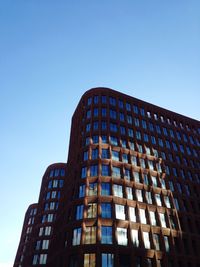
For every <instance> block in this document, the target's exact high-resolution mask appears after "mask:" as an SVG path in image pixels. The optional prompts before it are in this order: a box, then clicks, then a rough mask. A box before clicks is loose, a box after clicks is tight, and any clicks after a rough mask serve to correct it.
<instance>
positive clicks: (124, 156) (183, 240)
mask: <svg viewBox="0 0 200 267" xmlns="http://www.w3.org/2000/svg"><path fill="white" fill-rule="evenodd" d="M30 266H47V267H119V266H120V267H143V266H149V267H151V266H155V267H160V266H162V267H176V266H178V267H200V122H199V121H197V120H194V119H191V118H188V117H186V116H183V115H180V114H177V113H175V112H172V111H169V110H166V109H164V108H161V107H158V106H155V105H152V104H150V103H147V102H144V101H141V100H138V99H136V98H134V97H131V96H128V95H125V94H122V93H119V92H117V91H114V90H111V89H108V88H94V89H91V90H89V91H87V92H86V93H85V94H84V95H83V96H82V98H81V100H80V102H79V104H78V106H77V108H76V110H75V113H74V115H73V118H72V126H71V137H70V146H69V153H68V160H67V163H66V164H65V163H58V164H53V165H51V166H49V167H48V168H47V170H46V172H45V174H44V177H43V180H42V186H41V192H40V196H39V201H38V204H34V205H31V206H30V207H29V208H28V211H27V213H26V216H25V221H24V226H23V230H22V236H21V240H20V244H19V248H18V252H17V255H16V260H15V264H14V267H30Z"/></svg>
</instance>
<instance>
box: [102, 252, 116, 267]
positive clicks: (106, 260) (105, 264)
mask: <svg viewBox="0 0 200 267" xmlns="http://www.w3.org/2000/svg"><path fill="white" fill-rule="evenodd" d="M101 261H102V263H101V267H114V254H106V253H103V254H101Z"/></svg>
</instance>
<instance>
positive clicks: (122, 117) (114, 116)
mask: <svg viewBox="0 0 200 267" xmlns="http://www.w3.org/2000/svg"><path fill="white" fill-rule="evenodd" d="M100 112H101V113H99V109H98V108H94V110H93V114H92V113H91V110H88V111H87V114H86V119H90V118H91V117H92V115H93V118H94V122H93V130H97V129H98V128H101V129H102V130H106V129H107V127H108V125H109V124H108V121H107V118H108V117H109V118H110V119H111V120H116V121H119V122H121V123H127V125H131V126H132V125H133V126H135V127H138V128H143V129H144V130H149V131H150V132H153V133H157V134H158V135H161V136H163V135H164V136H165V137H170V138H172V139H176V140H178V141H184V142H185V143H190V144H191V145H197V146H199V147H200V142H199V139H198V138H197V137H193V136H192V135H188V134H186V133H184V132H180V131H174V130H173V129H169V128H166V127H162V126H160V125H158V124H153V123H151V122H147V121H145V120H140V119H139V118H137V117H133V116H131V115H126V114H124V113H121V112H120V113H118V112H116V111H115V110H112V109H110V110H107V109H106V108H102V109H101V110H100ZM100 116H101V122H100V121H99V118H100ZM95 118H97V120H96V121H95ZM104 118H106V120H104ZM89 125H90V126H89ZM112 125H115V124H113V123H112V122H110V127H109V128H110V130H111V129H112V128H113V130H115V129H114V128H115V126H112ZM116 127H117V126H116ZM121 127H122V129H121ZM121 127H120V133H121V134H123V133H124V134H125V128H124V131H123V127H124V126H123V125H122V126H121ZM90 128H91V124H90V123H88V124H87V126H86V131H90Z"/></svg>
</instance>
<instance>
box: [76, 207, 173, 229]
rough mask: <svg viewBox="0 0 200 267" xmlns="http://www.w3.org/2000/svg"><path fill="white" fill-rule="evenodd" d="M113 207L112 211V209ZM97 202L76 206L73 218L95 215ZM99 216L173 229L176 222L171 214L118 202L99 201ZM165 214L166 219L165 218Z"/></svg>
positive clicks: (93, 216)
mask: <svg viewBox="0 0 200 267" xmlns="http://www.w3.org/2000/svg"><path fill="white" fill-rule="evenodd" d="M112 209H114V211H112ZM113 212H114V213H113ZM97 213H98V210H97V203H89V204H88V205H87V206H86V207H85V209H84V205H78V206H76V212H75V219H76V220H81V219H83V218H96V217H97ZM99 216H100V217H102V218H110V219H111V218H113V219H119V220H130V221H131V222H135V223H142V224H149V225H153V226H160V227H164V228H170V226H171V227H172V228H173V229H175V228H176V222H175V218H174V216H172V215H168V216H169V217H168V216H167V215H166V214H165V213H161V212H157V211H147V210H145V209H142V208H136V207H130V206H124V205H119V204H113V205H112V204H111V203H101V204H100V205H99ZM166 216H167V217H168V219H166Z"/></svg>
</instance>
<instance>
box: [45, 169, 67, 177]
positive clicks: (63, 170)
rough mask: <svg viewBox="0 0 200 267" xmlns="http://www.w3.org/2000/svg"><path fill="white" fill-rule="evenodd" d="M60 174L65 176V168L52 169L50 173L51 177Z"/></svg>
mask: <svg viewBox="0 0 200 267" xmlns="http://www.w3.org/2000/svg"><path fill="white" fill-rule="evenodd" d="M58 176H61V177H64V176H65V169H54V170H51V171H50V173H49V177H50V178H52V177H58Z"/></svg>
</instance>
